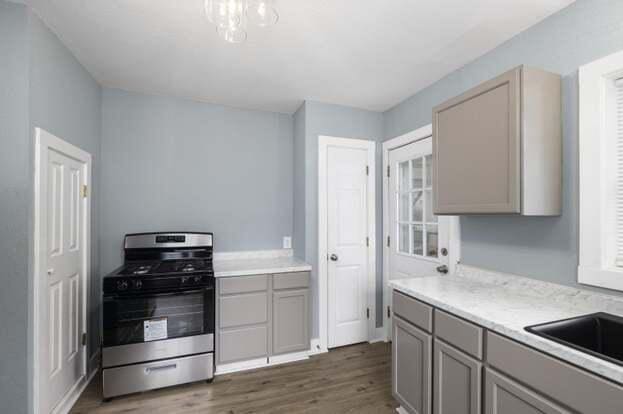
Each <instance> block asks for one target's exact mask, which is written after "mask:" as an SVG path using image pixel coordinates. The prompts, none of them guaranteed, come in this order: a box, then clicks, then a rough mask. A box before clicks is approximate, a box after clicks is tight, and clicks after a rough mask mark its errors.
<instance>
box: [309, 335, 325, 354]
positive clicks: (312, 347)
mask: <svg viewBox="0 0 623 414" xmlns="http://www.w3.org/2000/svg"><path fill="white" fill-rule="evenodd" d="M326 352H329V350H328V349H327V348H324V349H323V348H322V347H321V346H320V338H312V340H311V341H309V355H310V356H312V355H318V354H324V353H326Z"/></svg>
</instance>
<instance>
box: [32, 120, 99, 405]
mask: <svg viewBox="0 0 623 414" xmlns="http://www.w3.org/2000/svg"><path fill="white" fill-rule="evenodd" d="M34 133H35V159H34V163H35V164H34V166H35V172H34V208H33V215H34V255H33V259H34V263H33V283H32V287H33V289H32V296H31V297H30V300H31V305H30V309H31V312H32V316H31V326H32V338H33V339H32V354H33V363H32V369H31V372H32V395H33V399H32V403H31V404H32V410H31V412H33V413H39V412H41V409H42V408H41V405H42V403H43V401H44V398H47V388H45V385H44V386H42V383H41V375H42V374H41V367H40V365H41V345H42V341H45V338H41V335H40V332H41V327H42V324H44V323H47V322H46V318H44V317H42V316H43V315H44V310H43V309H42V308H41V297H42V295H43V294H44V293H47V292H44V291H43V289H44V288H45V285H44V284H42V283H40V282H41V281H40V276H41V275H42V273H43V272H44V269H43V260H42V259H43V255H45V253H46V252H45V251H43V243H42V241H43V240H45V239H46V238H47V228H46V227H45V226H44V225H43V221H42V219H41V216H42V214H45V211H43V210H42V207H44V206H45V205H46V204H47V201H46V200H43V197H42V194H41V185H45V181H43V180H44V179H45V177H44V168H47V167H46V166H45V165H44V163H47V154H46V152H47V151H48V149H53V150H57V151H59V152H61V153H63V154H66V155H68V156H70V157H72V158H74V159H76V160H78V161H80V162H83V163H84V167H83V168H84V171H83V173H84V177H85V184H86V186H87V191H89V190H90V189H91V188H92V183H91V182H92V180H91V177H92V157H91V154H89V153H88V152H86V151H84V150H82V149H80V148H78V147H76V146H74V145H72V144H70V143H68V142H66V141H63V140H62V139H60V138H58V137H55V136H54V135H52V134H50V133H49V132H47V131H45V130H43V129H41V128H35V130H34ZM82 202H83V203H85V205H84V207H85V208H84V209H83V212H84V213H83V217H82V220H83V226H82V228H83V235H82V236H83V240H84V243H85V246H84V251H83V257H82V281H81V282H82V286H83V287H84V288H83V291H82V320H81V324H82V327H83V329H84V331H86V332H88V329H89V327H88V312H87V311H88V309H89V306H90V300H89V292H90V291H91V283H90V282H91V272H90V269H91V196H90V194H88V196H87V197H85V198H84V199H83V201H82ZM87 353H88V352H87V350H85V352H83V356H82V366H83V375H82V377H81V379H80V381H79V382H78V383H76V384H75V386H74V388H73V389H72V390H70V391H69V392H68V394H67V395H66V398H65V399H64V400H62V401H61V402H60V403H59V404H58V405H57V407H56V409H55V412H59V409H60V410H62V411H65V408H67V409H68V408H70V407H71V405H73V402H75V400H76V399H77V397H78V396H79V394H80V392H79V391H81V389H84V387H86V385H87V384H88V380H89V379H90V378H92V376H93V374H94V373H95V371H93V372H92V373H91V374H90V375H89V374H88V373H87V369H88V367H87V360H88V355H87ZM78 388H80V390H79V389H78Z"/></svg>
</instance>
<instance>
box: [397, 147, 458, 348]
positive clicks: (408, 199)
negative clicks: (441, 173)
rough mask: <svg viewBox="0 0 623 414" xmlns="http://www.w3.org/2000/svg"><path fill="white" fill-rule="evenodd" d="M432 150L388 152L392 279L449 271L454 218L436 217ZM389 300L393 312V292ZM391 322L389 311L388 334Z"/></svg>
mask: <svg viewBox="0 0 623 414" xmlns="http://www.w3.org/2000/svg"><path fill="white" fill-rule="evenodd" d="M432 151H433V147H432V138H431V137H428V138H424V139H420V140H418V141H415V142H411V143H409V144H407V145H404V146H401V147H398V148H396V149H392V150H391V151H390V152H389V164H388V165H389V171H390V174H389V177H387V180H388V187H389V190H388V200H387V206H388V211H387V214H388V225H389V229H388V230H387V233H388V235H389V240H388V245H389V247H388V248H387V250H386V251H387V253H388V261H389V266H388V272H387V275H386V278H387V280H392V279H404V278H412V277H422V276H431V275H437V274H439V271H438V269H441V270H447V268H448V265H449V248H450V247H449V234H450V220H451V219H450V217H447V216H436V215H434V214H433V208H432V206H433V184H432V174H433V157H432ZM440 266H445V268H440ZM385 295H386V298H385V301H386V302H385V303H388V304H389V306H390V308H391V303H390V301H391V294H390V292H389V290H386V291H385ZM390 318H391V312H387V313H386V326H387V327H388V329H391V320H390ZM390 337H391V336H390Z"/></svg>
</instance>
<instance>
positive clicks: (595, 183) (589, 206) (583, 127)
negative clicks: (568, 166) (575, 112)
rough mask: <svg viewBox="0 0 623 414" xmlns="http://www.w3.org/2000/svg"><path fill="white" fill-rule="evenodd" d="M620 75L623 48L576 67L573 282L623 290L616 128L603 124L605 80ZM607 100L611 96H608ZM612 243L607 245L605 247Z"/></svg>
mask: <svg viewBox="0 0 623 414" xmlns="http://www.w3.org/2000/svg"><path fill="white" fill-rule="evenodd" d="M622 76H623V52H618V53H615V54H612V55H610V56H606V57H604V58H602V59H599V60H596V61H594V62H591V63H589V64H587V65H584V66H582V67H580V69H579V76H578V82H579V151H578V152H579V177H580V182H579V190H580V191H579V204H580V211H579V220H580V226H579V239H580V246H579V265H578V282H579V283H582V284H586V285H592V286H599V287H604V288H608V289H616V290H623V269H618V268H616V267H615V266H614V257H613V255H612V251H613V250H614V248H613V246H614V244H615V240H616V230H615V228H616V223H615V220H614V208H613V206H614V199H613V197H614V194H613V192H612V191H606V189H607V188H608V187H609V186H610V185H612V184H613V180H614V179H615V177H616V171H615V170H612V164H613V163H612V162H610V159H609V156H611V154H613V153H614V152H615V147H614V145H615V142H614V140H615V131H613V130H612V127H611V126H610V125H608V124H607V121H608V117H607V116H606V114H607V110H608V108H607V105H606V104H607V101H608V98H609V96H610V93H611V92H610V91H609V89H610V88H608V84H609V83H610V84H612V86H613V85H614V80H615V79H617V78H620V77H622ZM611 98H612V97H611ZM610 247H612V248H610Z"/></svg>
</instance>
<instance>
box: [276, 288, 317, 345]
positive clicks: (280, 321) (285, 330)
mask: <svg viewBox="0 0 623 414" xmlns="http://www.w3.org/2000/svg"><path fill="white" fill-rule="evenodd" d="M309 316H310V315H309V290H308V289H300V290H284V291H275V292H274V293H273V355H275V354H283V353H287V352H296V351H305V350H307V349H309Z"/></svg>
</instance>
